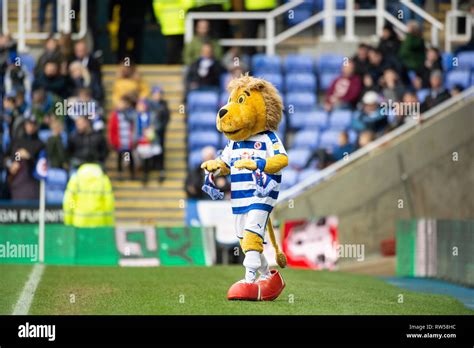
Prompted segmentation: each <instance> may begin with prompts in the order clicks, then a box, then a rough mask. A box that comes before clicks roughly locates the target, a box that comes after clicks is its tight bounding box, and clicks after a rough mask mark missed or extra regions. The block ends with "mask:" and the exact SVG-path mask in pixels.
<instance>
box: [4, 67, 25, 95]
mask: <svg viewBox="0 0 474 348" xmlns="http://www.w3.org/2000/svg"><path fill="white" fill-rule="evenodd" d="M12 92H14V93H16V94H18V93H23V94H25V93H26V94H28V95H29V94H30V93H31V77H30V73H29V72H28V70H27V69H26V68H25V67H24V66H23V65H16V64H10V65H9V66H8V68H7V70H6V72H5V93H6V94H9V93H12Z"/></svg>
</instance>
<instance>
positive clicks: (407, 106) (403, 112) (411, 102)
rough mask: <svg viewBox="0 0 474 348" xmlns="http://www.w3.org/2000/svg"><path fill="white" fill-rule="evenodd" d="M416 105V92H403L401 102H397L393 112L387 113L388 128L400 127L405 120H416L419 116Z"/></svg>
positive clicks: (417, 102)
mask: <svg viewBox="0 0 474 348" xmlns="http://www.w3.org/2000/svg"><path fill="white" fill-rule="evenodd" d="M418 105H419V101H418V98H417V96H416V93H414V92H412V91H407V92H405V93H404V94H403V97H402V100H401V103H398V108H395V110H394V112H393V113H391V114H390V115H389V122H390V127H389V130H393V129H395V128H397V127H400V126H401V125H402V124H404V123H405V122H407V120H410V119H411V120H418V119H419V117H420V115H419V112H417V109H418Z"/></svg>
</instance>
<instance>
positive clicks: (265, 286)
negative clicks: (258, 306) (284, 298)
mask: <svg viewBox="0 0 474 348" xmlns="http://www.w3.org/2000/svg"><path fill="white" fill-rule="evenodd" d="M270 272H271V276H270V277H269V278H266V279H262V280H259V281H257V284H258V286H259V288H260V299H261V300H262V301H273V300H274V299H276V298H277V297H278V296H280V294H281V292H282V291H283V289H284V288H285V282H284V281H283V278H282V276H281V274H280V272H278V271H277V270H276V269H272V270H271V271H270Z"/></svg>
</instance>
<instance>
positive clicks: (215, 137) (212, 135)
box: [188, 130, 221, 150]
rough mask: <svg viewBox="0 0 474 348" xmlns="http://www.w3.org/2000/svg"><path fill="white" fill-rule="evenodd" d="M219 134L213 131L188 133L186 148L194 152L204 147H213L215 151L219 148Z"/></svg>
mask: <svg viewBox="0 0 474 348" xmlns="http://www.w3.org/2000/svg"><path fill="white" fill-rule="evenodd" d="M220 144H221V140H220V133H219V132H218V131H217V130H215V131H196V132H191V133H189V136H188V148H189V149H192V150H195V149H199V148H202V147H204V146H208V145H210V146H214V147H215V148H216V149H217V148H219V147H220Z"/></svg>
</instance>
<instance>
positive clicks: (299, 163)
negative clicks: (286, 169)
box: [288, 149, 311, 169]
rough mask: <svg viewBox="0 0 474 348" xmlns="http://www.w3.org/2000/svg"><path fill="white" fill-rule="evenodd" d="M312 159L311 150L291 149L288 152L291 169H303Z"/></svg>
mask: <svg viewBox="0 0 474 348" xmlns="http://www.w3.org/2000/svg"><path fill="white" fill-rule="evenodd" d="M310 157H311V150H309V149H291V150H289V151H288V160H289V162H290V163H289V165H290V168H297V169H302V168H304V167H305V166H306V163H307V162H308V160H309V158H310Z"/></svg>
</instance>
